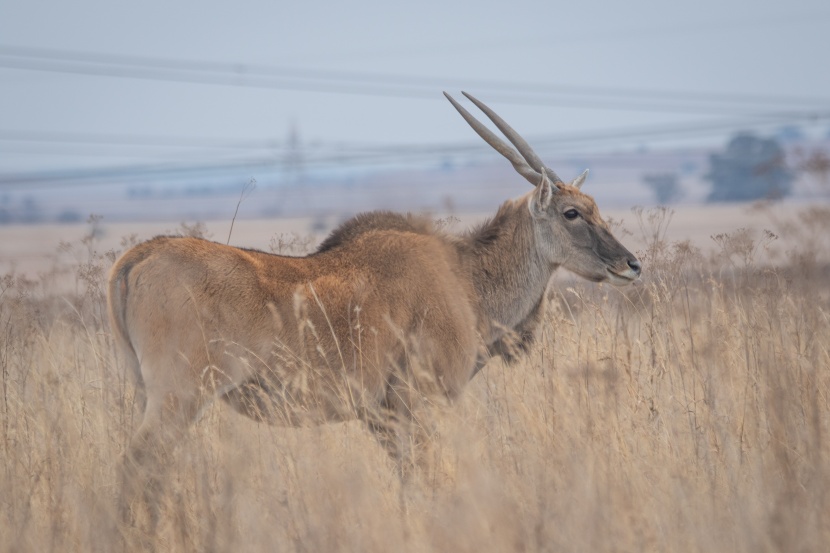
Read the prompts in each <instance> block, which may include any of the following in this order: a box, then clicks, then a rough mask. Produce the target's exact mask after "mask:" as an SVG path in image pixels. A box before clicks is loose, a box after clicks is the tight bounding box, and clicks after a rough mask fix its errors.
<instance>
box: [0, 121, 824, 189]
mask: <svg viewBox="0 0 830 553" xmlns="http://www.w3.org/2000/svg"><path fill="white" fill-rule="evenodd" d="M822 117H823V118H830V112H829V113H824V114H822ZM781 122H782V120H778V119H774V118H762V119H755V120H749V119H732V120H720V121H709V122H698V123H692V124H687V125H677V124H673V125H661V126H650V127H639V128H629V129H615V130H605V131H592V132H584V133H569V134H567V135H548V136H536V137H528V141H529V142H530V143H531V144H533V145H534V147H535V148H536V149H537V151H540V152H542V151H544V149H548V148H551V147H554V146H555V147H556V148H557V152H558V154H562V153H563V152H564V151H567V150H571V151H573V148H575V147H576V148H579V145H580V144H585V143H590V144H593V145H604V146H605V147H608V145H609V144H614V143H620V141H621V140H625V141H631V140H634V139H636V140H648V141H650V142H654V141H662V140H680V139H682V138H691V137H696V136H708V135H712V134H715V133H717V134H720V133H722V132H724V131H729V130H737V129H746V128H748V127H759V126H768V125H778V124H781ZM485 155H486V156H492V155H493V152H492V150H491V149H490V148H489V147H488V146H487V145H484V144H481V143H480V142H477V141H476V142H465V143H461V144H459V143H454V144H421V145H413V144H409V145H392V146H389V145H371V144H352V145H342V144H341V145H329V146H325V145H321V146H319V147H317V148H314V149H313V150H311V151H308V150H306V151H304V152H303V166H304V167H305V168H306V169H326V168H331V167H346V166H349V165H352V166H366V167H368V166H380V165H401V164H410V165H412V164H422V163H424V162H430V163H433V164H434V163H438V162H440V160H443V159H446V158H448V157H456V156H464V157H466V158H470V157H480V156H485ZM207 159H209V160H210V161H204V162H203V163H198V164H194V162H190V163H153V164H143V165H127V166H114V167H99V168H76V169H60V170H53V171H45V172H44V171H38V172H27V173H20V174H9V173H7V174H0V186H2V187H12V186H21V185H36V186H54V185H59V184H60V183H77V182H78V181H85V182H89V181H98V180H102V179H118V180H135V179H140V178H149V177H153V176H162V175H163V176H168V177H173V176H176V175H178V176H183V175H187V174H191V175H194V176H195V175H197V174H214V175H215V174H217V173H219V172H223V171H242V170H245V171H252V170H275V169H279V168H280V167H281V163H282V158H281V157H280V156H275V155H271V156H265V157H262V156H260V157H248V158H242V159H225V160H217V159H216V156H211V157H210V158H207Z"/></svg>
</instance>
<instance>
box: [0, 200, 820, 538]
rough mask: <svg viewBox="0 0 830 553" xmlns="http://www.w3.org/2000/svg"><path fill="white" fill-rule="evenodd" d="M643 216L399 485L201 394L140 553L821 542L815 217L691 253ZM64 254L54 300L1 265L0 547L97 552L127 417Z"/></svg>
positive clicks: (111, 506) (95, 262)
mask: <svg viewBox="0 0 830 553" xmlns="http://www.w3.org/2000/svg"><path fill="white" fill-rule="evenodd" d="M665 220H666V213H661V212H656V213H644V214H642V216H641V221H642V233H643V235H644V238H645V240H646V242H647V243H648V248H647V251H645V252H641V255H642V257H643V260H644V262H645V263H644V265H645V279H644V282H643V283H642V285H641V286H638V287H635V288H632V289H629V290H627V291H625V292H623V293H621V292H620V291H618V290H616V289H613V288H609V287H607V286H596V285H591V284H583V283H579V282H566V283H563V284H562V285H561V286H558V287H557V288H556V291H555V294H554V297H552V298H551V301H552V305H553V308H552V309H551V310H550V311H551V312H550V314H549V319H550V320H549V321H548V324H547V325H546V327H545V330H544V334H543V336H542V337H541V339H540V342H539V344H538V346H537V347H536V348H535V349H534V350H533V351H532V352H531V354H530V356H529V357H527V358H526V359H525V360H523V361H521V362H520V363H518V364H517V365H514V366H504V365H502V364H501V363H499V362H492V363H491V364H490V365H489V366H488V367H487V368H486V369H485V370H484V371H483V372H482V373H480V374H479V375H478V376H477V377H476V378H475V379H474V381H473V382H472V383H471V384H470V386H469V388H468V390H467V392H466V393H465V395H464V396H463V399H462V400H461V401H460V402H459V404H458V405H455V406H453V407H451V408H450V409H447V410H442V411H440V412H438V413H436V414H435V415H434V417H433V418H434V419H435V423H436V424H437V427H438V429H439V431H440V435H439V437H437V438H436V439H435V443H434V444H433V447H432V452H431V456H432V461H433V463H432V464H433V469H432V470H429V471H426V472H423V473H422V474H419V475H418V477H417V478H414V479H412V480H410V481H407V482H405V483H403V484H402V483H401V482H400V481H399V480H398V479H397V477H396V471H395V466H394V464H393V463H392V462H391V461H390V459H389V458H388V456H387V455H386V453H385V452H384V451H383V450H382V448H381V447H380V446H379V445H377V444H376V443H375V441H374V440H373V438H372V437H371V436H370V435H369V434H368V433H367V432H366V431H365V430H364V429H363V427H362V426H361V425H360V424H357V423H354V424H352V423H348V424H339V425H330V426H324V427H320V428H312V429H303V430H291V429H282V428H273V427H268V426H260V425H257V424H256V423H254V422H252V421H249V420H247V419H244V418H242V417H240V416H238V415H235V414H234V413H232V412H230V411H229V410H228V409H226V408H224V406H221V405H218V404H217V405H215V406H214V407H213V408H212V409H211V410H210V411H209V412H208V414H207V416H206V417H205V418H203V419H202V420H201V421H200V422H199V423H198V425H197V426H196V428H195V429H194V431H193V432H191V433H190V435H189V437H188V439H187V440H186V441H185V443H183V444H181V446H180V448H179V451H178V454H177V457H176V465H175V467H174V470H173V471H172V475H171V488H172V491H171V493H170V494H169V496H168V497H167V498H166V500H165V505H164V509H163V521H162V524H161V527H160V528H159V529H158V532H157V534H156V535H154V536H151V537H150V539H151V541H154V542H155V543H156V545H157V546H158V549H159V550H163V551H230V550H241V551H274V550H278V551H299V552H303V551H308V552H316V551H340V550H343V551H390V550H401V551H436V550H437V551H449V550H453V551H471V552H472V551H475V552H480V551H701V552H713V551H729V552H735V551H737V552H741V551H746V552H755V551H822V550H826V549H825V548H826V547H827V544H828V543H830V497H828V486H830V451H829V448H830V399H828V398H829V397H830V320H828V317H830V270H828V266H827V265H826V264H825V263H826V259H827V256H828V253H830V252H829V251H828V249H830V248H829V247H828V244H827V239H826V236H827V235H828V232H830V210H828V209H822V208H814V209H813V210H812V211H811V212H810V213H808V214H805V216H804V219H803V220H804V223H803V224H801V225H792V224H788V225H782V228H780V229H773V230H774V231H775V232H777V233H780V234H781V235H782V236H784V235H786V236H785V237H790V238H791V239H792V237H793V236H801V238H799V240H800V241H801V243H803V244H804V247H803V248H796V249H791V248H788V249H787V250H784V249H779V250H776V243H777V242H776V241H774V240H773V239H772V237H771V236H752V235H751V234H750V233H746V232H737V231H736V232H734V233H730V234H729V235H722V236H720V237H718V239H717V243H718V245H719V247H720V249H721V252H720V253H719V254H717V255H711V256H704V255H703V254H701V253H700V252H699V251H696V250H695V249H694V248H693V247H691V246H690V245H689V244H666V243H665V241H664V240H663V235H664V230H663V228H664V226H665V225H664V223H665ZM799 233H800V234H799ZM782 242H783V241H782ZM787 243H789V242H787ZM278 244H279V246H280V247H281V248H282V247H284V244H282V242H279V243H278ZM73 247H74V246H65V248H69V249H71V248H73ZM75 251H76V253H77V255H76V259H77V261H78V263H77V265H76V266H75V267H74V274H75V278H76V279H77V285H76V289H77V293H76V294H74V295H70V296H63V297H54V296H51V295H50V294H49V293H48V292H47V291H45V290H48V285H44V284H43V283H42V282H30V281H27V280H25V279H22V278H18V277H15V276H14V275H7V276H6V277H5V278H4V279H3V280H2V284H0V368H2V387H1V388H0V394H1V395H0V459H1V460H2V463H0V471H2V472H0V505H2V508H0V544H2V546H3V549H4V550H7V551H33V552H34V551H37V552H43V551H112V550H117V549H118V547H120V545H119V544H120V537H119V530H118V527H117V525H116V523H115V518H116V517H115V494H116V476H115V474H116V466H117V463H118V460H119V457H120V455H121V454H122V452H123V451H124V449H125V445H126V443H127V440H128V438H129V436H130V435H131V432H132V431H133V429H134V428H135V427H136V426H137V423H138V421H137V414H136V411H137V409H135V408H134V405H133V402H132V393H133V390H132V385H131V384H130V383H129V382H128V381H126V379H125V375H124V374H123V372H122V369H123V367H122V366H121V362H120V360H119V359H118V357H117V355H116V354H115V352H114V348H113V345H112V340H111V337H110V335H109V329H108V326H107V324H106V320H105V316H104V298H103V295H102V284H103V278H104V274H105V271H106V268H107V267H108V266H109V264H110V263H111V260H112V255H99V254H97V253H96V252H95V247H94V238H90V241H89V242H87V243H86V244H81V245H79V246H77V247H75ZM47 284H48V282H47Z"/></svg>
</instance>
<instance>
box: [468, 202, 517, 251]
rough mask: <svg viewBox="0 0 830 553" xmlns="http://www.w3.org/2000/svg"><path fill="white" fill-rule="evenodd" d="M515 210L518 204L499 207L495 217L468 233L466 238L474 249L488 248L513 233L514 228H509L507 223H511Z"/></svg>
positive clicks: (506, 204)
mask: <svg viewBox="0 0 830 553" xmlns="http://www.w3.org/2000/svg"><path fill="white" fill-rule="evenodd" d="M515 210H516V202H513V201H507V202H505V203H503V204H502V205H501V207H499V210H498V211H497V212H496V214H495V215H493V216H492V217H491V218H489V219H486V220H485V221H484V222H483V223H481V224H480V225H477V226H475V227H473V228H472V229H470V230H469V231H467V234H466V237H467V239H468V240H469V241H470V243H471V244H472V246H473V249H479V248H483V247H487V246H489V245H490V244H493V243H494V242H495V241H496V240H498V239H499V237H500V236H502V235H503V234H504V233H505V232H513V229H512V228H508V225H507V223H509V222H510V216H511V214H512V213H513V212H514V211H515Z"/></svg>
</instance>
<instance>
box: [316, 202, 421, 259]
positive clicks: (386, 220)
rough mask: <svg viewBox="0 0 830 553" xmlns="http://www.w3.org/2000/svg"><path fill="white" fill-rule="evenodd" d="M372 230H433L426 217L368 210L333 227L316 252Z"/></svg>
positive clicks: (330, 248) (328, 248)
mask: <svg viewBox="0 0 830 553" xmlns="http://www.w3.org/2000/svg"><path fill="white" fill-rule="evenodd" d="M373 230H396V231H400V232H413V233H416V234H432V233H433V232H435V230H434V227H433V225H432V221H430V220H429V219H428V218H426V217H420V216H417V215H412V214H410V213H407V214H406V215H404V214H401V213H395V212H392V211H370V212H368V213H360V214H358V215H355V216H354V217H352V218H351V219H349V220H348V221H346V222H345V223H343V224H341V225H340V226H339V227H337V228H336V229H334V230H333V231H332V232H331V234H329V236H328V238H326V239H325V240H323V242H322V243H321V244H320V246H319V247H318V248H317V251H316V253H322V252H325V251H329V250H332V249H334V248H337V247H339V246H342V245H343V244H346V243H348V242H351V241H353V240H355V239H356V238H357V237H358V236H360V235H361V234H364V233H366V232H370V231H373Z"/></svg>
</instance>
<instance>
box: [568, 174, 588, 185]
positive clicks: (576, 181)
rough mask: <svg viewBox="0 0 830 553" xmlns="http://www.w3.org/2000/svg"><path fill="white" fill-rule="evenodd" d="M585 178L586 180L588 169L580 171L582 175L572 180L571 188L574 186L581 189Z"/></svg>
mask: <svg viewBox="0 0 830 553" xmlns="http://www.w3.org/2000/svg"><path fill="white" fill-rule="evenodd" d="M586 178H588V169H585V170H584V171H582V174H581V175H579V176H578V177H576V178H575V179H574V180H573V182H572V183H571V186H575V187H576V188H582V184H583V183H584V182H585V179H586Z"/></svg>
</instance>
